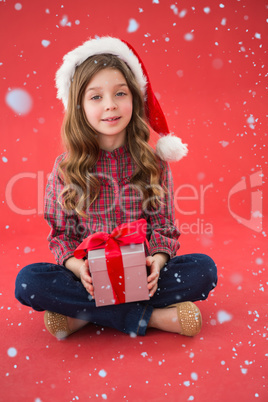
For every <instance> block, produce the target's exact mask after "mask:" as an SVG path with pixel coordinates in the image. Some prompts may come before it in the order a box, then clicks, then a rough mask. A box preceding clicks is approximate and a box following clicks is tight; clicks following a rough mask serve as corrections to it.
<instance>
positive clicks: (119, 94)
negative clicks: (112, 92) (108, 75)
mask: <svg viewBox="0 0 268 402" xmlns="http://www.w3.org/2000/svg"><path fill="white" fill-rule="evenodd" d="M125 95H126V93H125V92H117V94H116V96H125Z"/></svg>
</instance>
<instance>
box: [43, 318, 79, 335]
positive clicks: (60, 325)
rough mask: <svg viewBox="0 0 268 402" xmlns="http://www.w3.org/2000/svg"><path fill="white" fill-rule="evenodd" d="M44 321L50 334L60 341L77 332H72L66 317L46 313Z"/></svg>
mask: <svg viewBox="0 0 268 402" xmlns="http://www.w3.org/2000/svg"><path fill="white" fill-rule="evenodd" d="M44 321H45V326H46V329H47V330H48V332H50V333H51V335H53V336H55V337H56V338H57V339H59V340H61V339H65V338H67V336H69V335H71V334H72V333H73V332H75V331H71V330H70V328H69V326H68V321H67V317H66V315H62V314H58V313H53V312H52V311H46V312H45V315H44Z"/></svg>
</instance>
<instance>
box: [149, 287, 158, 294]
mask: <svg viewBox="0 0 268 402" xmlns="http://www.w3.org/2000/svg"><path fill="white" fill-rule="evenodd" d="M156 289H157V285H154V287H153V288H152V289H151V290H150V292H149V296H150V297H153V295H154V294H155V292H156Z"/></svg>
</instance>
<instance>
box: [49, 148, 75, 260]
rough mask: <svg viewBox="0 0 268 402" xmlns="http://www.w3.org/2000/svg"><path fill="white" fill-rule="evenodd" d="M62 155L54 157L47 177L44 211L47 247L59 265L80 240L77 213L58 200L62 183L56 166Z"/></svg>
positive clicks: (70, 254) (62, 186) (71, 253)
mask: <svg viewBox="0 0 268 402" xmlns="http://www.w3.org/2000/svg"><path fill="white" fill-rule="evenodd" d="M64 155H65V154H63V155H60V156H59V157H58V158H57V159H56V161H55V164H54V167H53V170H52V172H51V174H50V176H49V178H48V182H47V186H46V191H45V212H44V217H45V219H46V221H47V222H48V224H49V226H50V228H51V231H50V234H49V236H48V241H49V248H50V250H51V252H52V253H53V255H54V257H55V259H56V262H57V263H58V264H60V265H63V264H64V261H66V260H67V259H68V258H70V257H72V256H73V252H74V250H75V249H76V247H77V246H78V245H79V244H80V243H81V241H82V239H81V236H80V235H79V231H78V228H79V222H78V218H77V214H76V213H73V212H68V211H64V210H63V208H62V206H61V204H60V203H59V201H58V198H59V195H60V193H61V191H62V190H63V188H64V183H63V181H62V180H61V178H60V177H59V172H58V167H59V164H60V162H61V161H62V160H63V158H64Z"/></svg>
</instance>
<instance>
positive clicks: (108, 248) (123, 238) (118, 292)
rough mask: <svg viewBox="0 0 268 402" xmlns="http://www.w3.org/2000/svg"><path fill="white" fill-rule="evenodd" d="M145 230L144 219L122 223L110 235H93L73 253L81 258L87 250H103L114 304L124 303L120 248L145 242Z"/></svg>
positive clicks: (98, 233) (123, 279)
mask: <svg viewBox="0 0 268 402" xmlns="http://www.w3.org/2000/svg"><path fill="white" fill-rule="evenodd" d="M146 229H147V222H146V220H145V219H139V220H137V221H134V222H130V223H123V224H122V225H119V226H117V227H116V228H115V229H114V230H113V231H112V233H111V234H108V233H105V232H96V233H93V234H92V235H90V236H88V237H87V238H86V239H85V240H84V241H83V242H82V243H81V244H80V245H79V246H78V247H77V249H76V250H75V251H74V256H75V257H76V258H83V257H85V256H86V255H87V252H88V251H89V250H96V249H99V248H104V250H105V259H106V264H107V271H108V275H109V279H110V282H111V284H112V288H113V293H114V299H115V304H119V303H125V276H124V267H123V259H122V253H121V250H120V246H126V245H128V244H137V243H143V242H144V241H147V239H146Z"/></svg>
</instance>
